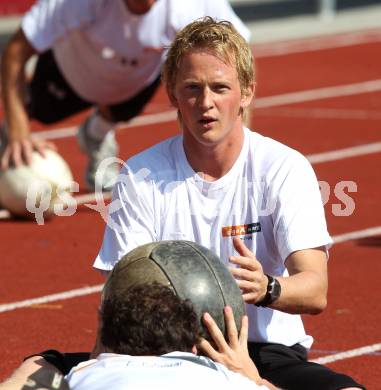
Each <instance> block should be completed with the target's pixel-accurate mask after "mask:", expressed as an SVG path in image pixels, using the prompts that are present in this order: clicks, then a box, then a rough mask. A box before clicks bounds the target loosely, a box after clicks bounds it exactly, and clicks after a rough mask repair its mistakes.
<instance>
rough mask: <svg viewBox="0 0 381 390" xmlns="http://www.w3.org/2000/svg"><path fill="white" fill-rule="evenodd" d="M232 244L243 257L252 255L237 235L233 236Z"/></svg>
mask: <svg viewBox="0 0 381 390" xmlns="http://www.w3.org/2000/svg"><path fill="white" fill-rule="evenodd" d="M233 245H234V248H235V250H236V251H237V252H238V253H239V254H240V255H241V256H244V257H252V256H254V254H253V252H252V251H251V250H250V249H249V248H248V247H247V246H246V245H245V243H244V242H243V240H241V239H240V238H239V237H233Z"/></svg>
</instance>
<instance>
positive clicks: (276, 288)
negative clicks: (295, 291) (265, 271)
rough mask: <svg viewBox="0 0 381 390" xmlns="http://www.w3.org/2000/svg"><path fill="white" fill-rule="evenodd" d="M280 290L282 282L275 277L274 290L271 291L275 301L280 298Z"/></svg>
mask: <svg viewBox="0 0 381 390" xmlns="http://www.w3.org/2000/svg"><path fill="white" fill-rule="evenodd" d="M280 291H281V287H280V283H279V282H278V280H277V279H275V278H274V284H273V286H272V291H271V298H272V301H275V299H278V298H279V296H280Z"/></svg>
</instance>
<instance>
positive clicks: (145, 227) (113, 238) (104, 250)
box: [94, 168, 157, 271]
mask: <svg viewBox="0 0 381 390" xmlns="http://www.w3.org/2000/svg"><path fill="white" fill-rule="evenodd" d="M152 191H153V190H152V184H151V182H150V180H149V178H148V174H145V171H144V169H141V170H139V171H137V172H132V171H131V170H130V169H129V168H124V169H122V171H121V173H120V175H119V178H118V182H117V183H116V184H115V186H114V190H113V196H112V201H111V203H110V204H109V205H108V210H109V215H108V219H107V224H106V228H105V233H104V237H103V243H102V246H101V249H100V252H99V254H98V256H97V258H96V260H95V262H94V267H95V268H97V269H100V270H105V271H109V270H111V269H112V268H113V267H114V265H115V264H116V263H117V262H118V261H119V260H120V259H121V257H123V256H124V255H125V254H126V253H128V252H129V251H131V250H132V249H134V248H136V247H137V246H140V245H143V244H146V243H149V242H153V241H156V240H157V235H156V232H155V228H154V206H153V196H152Z"/></svg>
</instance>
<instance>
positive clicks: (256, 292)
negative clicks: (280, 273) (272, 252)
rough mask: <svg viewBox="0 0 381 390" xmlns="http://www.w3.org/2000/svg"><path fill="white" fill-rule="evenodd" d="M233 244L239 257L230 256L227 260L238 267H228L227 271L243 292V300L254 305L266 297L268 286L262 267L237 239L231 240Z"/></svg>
mask: <svg viewBox="0 0 381 390" xmlns="http://www.w3.org/2000/svg"><path fill="white" fill-rule="evenodd" d="M233 244H234V248H235V249H236V251H237V252H238V253H239V255H240V256H230V258H229V260H230V262H231V263H233V264H236V265H238V266H239V267H237V268H234V267H230V268H229V271H230V272H231V274H232V275H233V276H234V278H235V279H236V281H237V284H238V287H239V288H240V289H241V290H242V292H243V294H242V297H243V300H244V301H245V302H246V303H254V304H255V303H257V302H260V301H261V300H262V299H263V298H264V297H265V295H266V291H267V284H268V278H267V276H266V275H265V274H264V272H263V269H262V265H261V263H260V262H259V261H258V260H257V258H256V257H255V255H254V253H253V252H251V251H250V250H249V249H248V248H247V247H246V245H245V244H244V242H243V241H242V240H241V239H240V238H239V237H234V238H233Z"/></svg>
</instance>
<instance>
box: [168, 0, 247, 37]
mask: <svg viewBox="0 0 381 390" xmlns="http://www.w3.org/2000/svg"><path fill="white" fill-rule="evenodd" d="M169 3H170V5H169V11H168V12H170V24H171V27H172V29H171V31H172V35H173V36H172V37H171V39H173V38H174V36H175V34H176V32H177V31H179V30H181V29H182V28H184V27H185V26H186V25H187V24H189V23H190V22H192V21H194V20H196V19H199V18H202V17H204V16H211V17H212V18H215V19H217V20H228V21H229V22H231V23H233V25H234V27H235V28H236V29H237V31H238V32H239V33H240V34H241V35H242V36H243V37H244V38H245V39H246V41H248V42H249V41H250V37H251V33H250V30H249V29H248V28H247V27H246V26H245V24H244V23H243V22H242V20H241V19H240V18H239V17H238V16H237V15H236V13H235V12H234V10H233V8H232V7H231V5H230V3H229V2H228V1H227V0H192V1H179V0H172V1H170V2H169Z"/></svg>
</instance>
